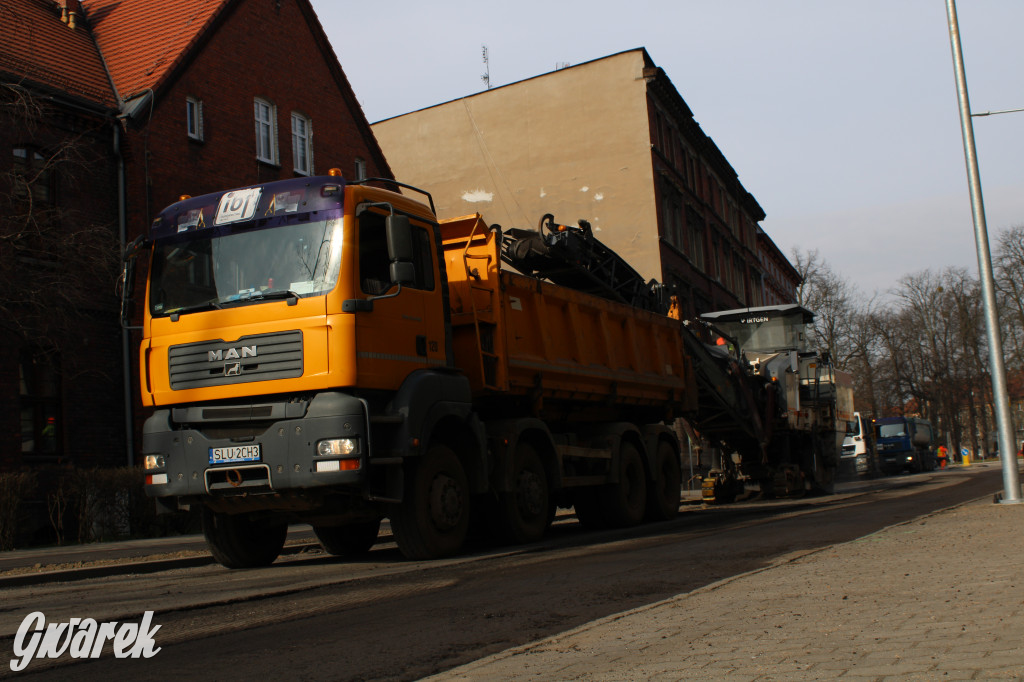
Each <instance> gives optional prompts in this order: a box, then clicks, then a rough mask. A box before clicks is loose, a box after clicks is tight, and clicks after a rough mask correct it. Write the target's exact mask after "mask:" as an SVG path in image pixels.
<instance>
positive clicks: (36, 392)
mask: <svg viewBox="0 0 1024 682" xmlns="http://www.w3.org/2000/svg"><path fill="white" fill-rule="evenodd" d="M58 363H59V357H58V356H57V355H55V354H47V353H42V352H33V351H23V352H22V354H21V362H20V363H19V364H18V370H19V386H20V390H19V393H20V396H21V399H20V409H21V451H22V452H23V453H24V454H27V455H57V454H59V450H60V447H59V444H60V442H61V441H60V427H61V423H60V391H59V387H60V377H59V374H58V371H57V367H58Z"/></svg>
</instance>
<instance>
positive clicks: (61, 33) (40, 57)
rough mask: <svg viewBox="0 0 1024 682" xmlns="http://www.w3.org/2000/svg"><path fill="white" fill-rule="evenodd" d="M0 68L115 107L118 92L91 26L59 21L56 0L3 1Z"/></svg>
mask: <svg viewBox="0 0 1024 682" xmlns="http://www.w3.org/2000/svg"><path fill="white" fill-rule="evenodd" d="M0 31H2V34H3V36H4V39H3V40H2V41H0V71H3V72H6V73H8V74H12V75H14V76H21V77H25V78H27V79H29V80H31V81H34V82H36V83H39V84H42V85H44V86H49V87H52V88H55V89H57V90H60V91H63V92H66V93H68V94H69V95H71V96H73V97H80V98H84V99H86V100H88V101H91V102H93V103H96V104H100V105H102V106H106V107H114V106H116V104H115V99H114V93H113V91H112V89H111V86H110V80H109V79H108V78H107V74H106V70H105V69H104V67H103V60H102V59H101V58H100V53H99V50H98V49H97V47H96V43H95V42H94V41H93V38H92V34H91V33H90V31H89V28H88V27H87V26H86V25H84V24H83V23H81V22H80V23H79V24H78V26H77V27H76V28H74V29H72V28H70V26H69V25H68V24H65V23H63V22H62V21H61V20H60V7H59V6H58V4H57V3H56V2H53V0H7V1H6V2H4V3H3V4H2V5H0Z"/></svg>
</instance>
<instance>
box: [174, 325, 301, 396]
mask: <svg viewBox="0 0 1024 682" xmlns="http://www.w3.org/2000/svg"><path fill="white" fill-rule="evenodd" d="M167 357H168V360H167V364H168V375H169V377H170V383H171V390H174V391H180V390H182V389H186V388H204V387H206V386H223V385H226V384H242V383H246V382H250V381H270V380H272V379H290V378H294V377H300V376H302V332H301V331H298V330H295V331H288V332H279V333H276V334H258V335H255V336H243V337H242V338H240V339H239V340H238V341H233V342H231V343H227V342H225V341H222V340H220V339H217V340H216V341H200V342H199V343H186V344H182V345H180V346H171V347H170V349H168V354H167Z"/></svg>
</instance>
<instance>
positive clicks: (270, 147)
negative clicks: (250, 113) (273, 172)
mask: <svg viewBox="0 0 1024 682" xmlns="http://www.w3.org/2000/svg"><path fill="white" fill-rule="evenodd" d="M254 108H255V115H256V158H257V159H259V160H260V161H265V162H266V163H272V164H274V165H277V107H275V106H274V105H273V104H271V103H270V102H268V101H266V100H262V99H259V98H257V99H256V100H255V107H254Z"/></svg>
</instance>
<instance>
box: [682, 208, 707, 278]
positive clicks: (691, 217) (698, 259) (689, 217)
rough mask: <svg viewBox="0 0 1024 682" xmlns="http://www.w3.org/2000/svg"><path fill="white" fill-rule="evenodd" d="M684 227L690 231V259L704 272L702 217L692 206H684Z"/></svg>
mask: <svg viewBox="0 0 1024 682" xmlns="http://www.w3.org/2000/svg"><path fill="white" fill-rule="evenodd" d="M686 227H687V229H688V230H689V233H690V260H691V261H693V264H694V265H695V266H696V267H697V269H698V270H700V271H701V272H704V219H703V218H702V217H701V215H700V213H698V212H697V211H696V210H694V208H693V207H691V206H687V207H686Z"/></svg>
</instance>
